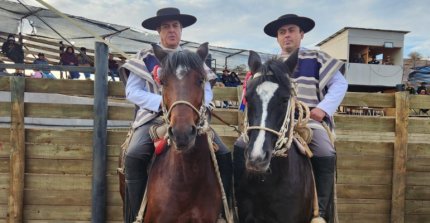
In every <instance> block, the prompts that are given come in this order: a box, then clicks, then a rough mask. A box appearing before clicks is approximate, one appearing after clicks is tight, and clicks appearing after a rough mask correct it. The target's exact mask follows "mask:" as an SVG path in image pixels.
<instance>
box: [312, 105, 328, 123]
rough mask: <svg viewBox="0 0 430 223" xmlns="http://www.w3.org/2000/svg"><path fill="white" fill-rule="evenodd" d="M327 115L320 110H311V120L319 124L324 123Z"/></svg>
mask: <svg viewBox="0 0 430 223" xmlns="http://www.w3.org/2000/svg"><path fill="white" fill-rule="evenodd" d="M326 115H327V114H326V113H325V111H323V110H321V109H319V108H313V109H312V110H311V119H313V120H315V121H317V122H322V120H323V118H324V117H325V116H326Z"/></svg>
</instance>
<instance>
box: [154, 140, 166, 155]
mask: <svg viewBox="0 0 430 223" xmlns="http://www.w3.org/2000/svg"><path fill="white" fill-rule="evenodd" d="M154 144H155V154H156V155H157V156H158V155H160V154H161V153H163V152H164V148H166V144H167V140H166V139H164V138H162V139H159V140H157V141H155V142H154Z"/></svg>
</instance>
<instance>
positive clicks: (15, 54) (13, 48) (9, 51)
mask: <svg viewBox="0 0 430 223" xmlns="http://www.w3.org/2000/svg"><path fill="white" fill-rule="evenodd" d="M1 49H2V52H3V54H5V55H6V56H7V58H9V59H10V60H12V61H13V62H14V63H24V50H23V49H22V45H21V44H19V43H17V42H16V41H15V35H13V34H9V35H8V37H7V40H6V42H4V43H3V45H2V48H1ZM16 72H17V74H20V72H22V71H21V70H19V69H17V71H16Z"/></svg>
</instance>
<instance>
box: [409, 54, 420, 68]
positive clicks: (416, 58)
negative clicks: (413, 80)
mask: <svg viewBox="0 0 430 223" xmlns="http://www.w3.org/2000/svg"><path fill="white" fill-rule="evenodd" d="M408 56H409V58H411V60H412V63H413V64H414V66H413V67H414V68H415V66H416V63H417V61H419V60H420V59H421V58H422V56H421V54H420V53H418V52H416V51H413V52H410V53H409V55H408Z"/></svg>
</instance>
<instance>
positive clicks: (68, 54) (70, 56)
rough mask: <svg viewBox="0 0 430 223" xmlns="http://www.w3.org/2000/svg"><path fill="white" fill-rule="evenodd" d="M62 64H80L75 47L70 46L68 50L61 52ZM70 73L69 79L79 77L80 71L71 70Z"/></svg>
mask: <svg viewBox="0 0 430 223" xmlns="http://www.w3.org/2000/svg"><path fill="white" fill-rule="evenodd" d="M60 64H61V65H66V66H78V58H77V57H76V55H75V50H74V49H73V47H71V46H68V47H67V48H66V51H65V52H64V53H62V54H61V59H60ZM69 74H70V77H69V79H79V76H80V74H79V72H77V71H69Z"/></svg>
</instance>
